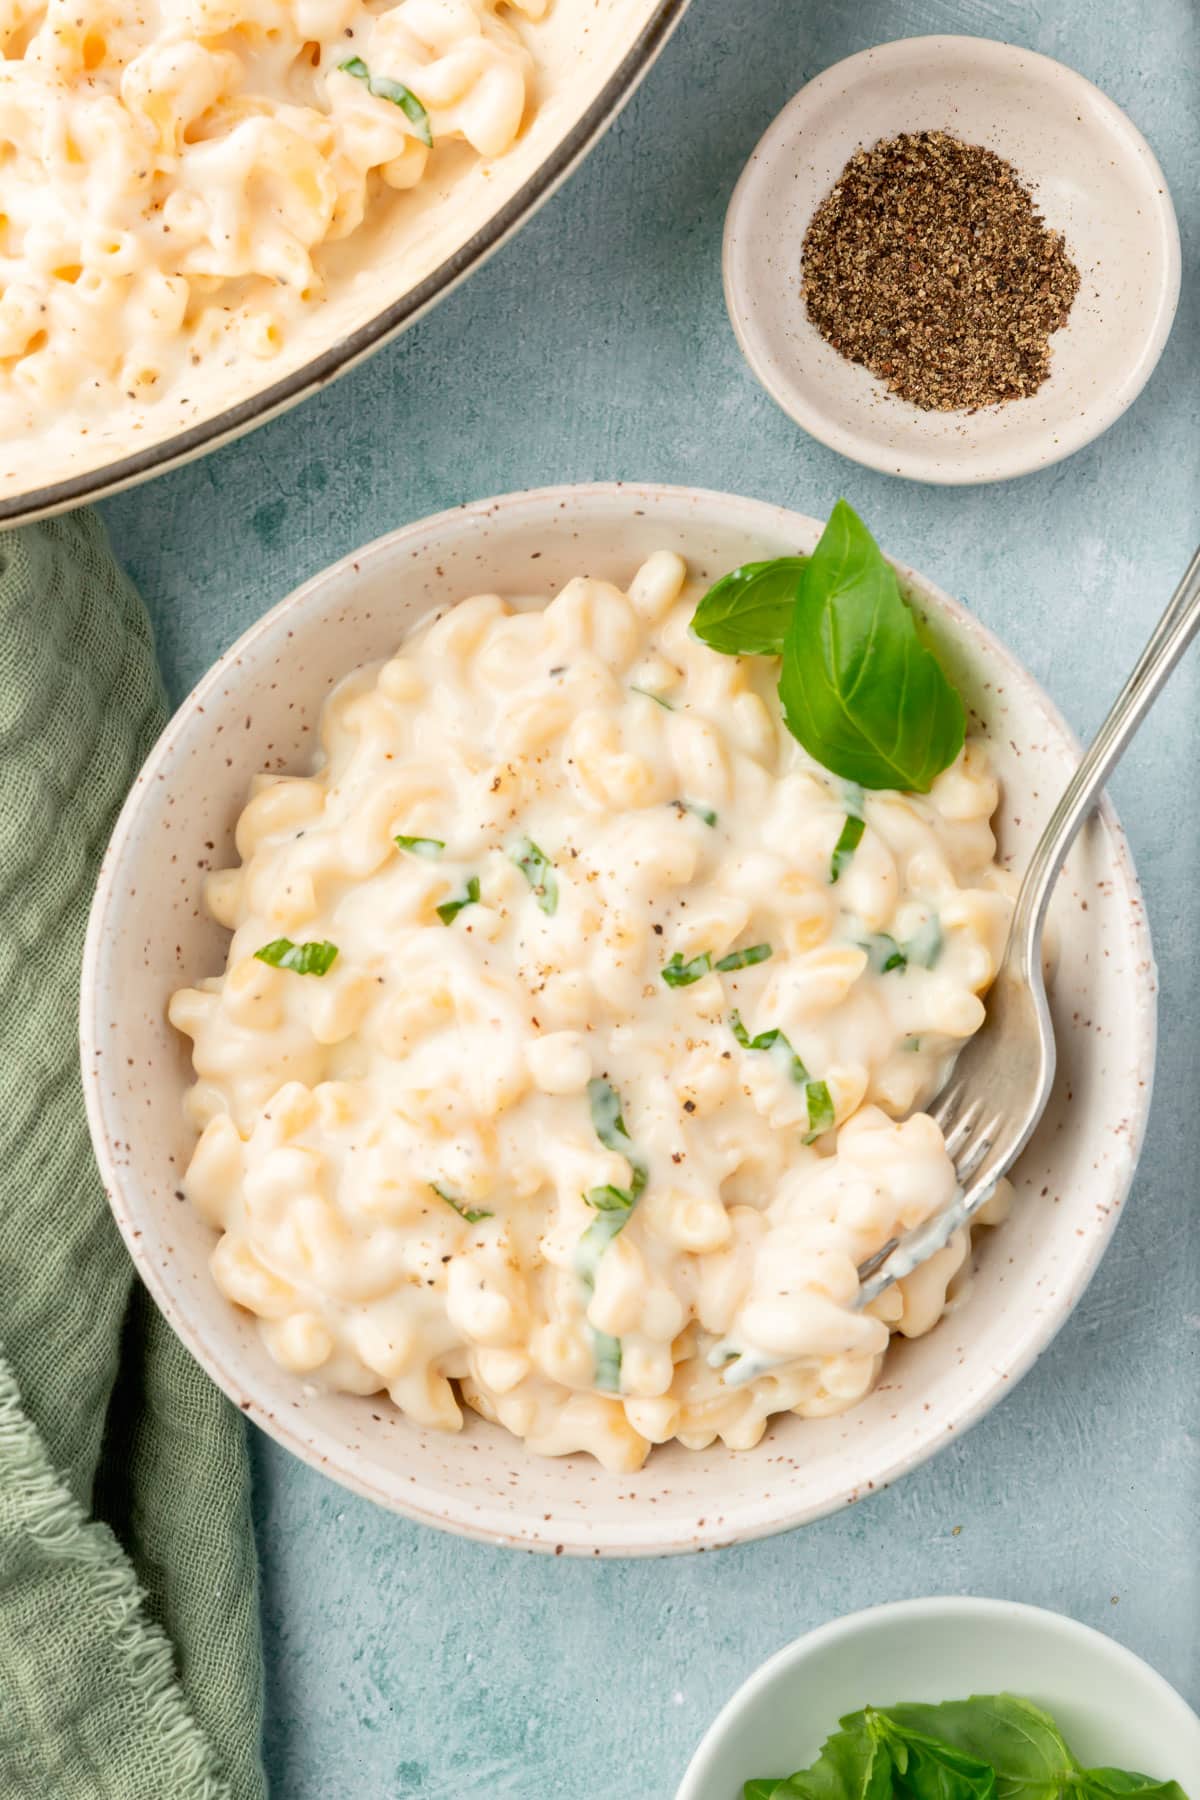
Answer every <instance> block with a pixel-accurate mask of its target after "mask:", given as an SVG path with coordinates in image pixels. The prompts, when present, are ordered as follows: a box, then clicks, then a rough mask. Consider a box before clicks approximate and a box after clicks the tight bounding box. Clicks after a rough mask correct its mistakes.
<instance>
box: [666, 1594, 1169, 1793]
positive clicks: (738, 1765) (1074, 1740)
mask: <svg viewBox="0 0 1200 1800" xmlns="http://www.w3.org/2000/svg"><path fill="white" fill-rule="evenodd" d="M997 1693H1010V1694H1019V1695H1020V1696H1021V1697H1022V1698H1023V1699H1027V1700H1032V1701H1034V1702H1035V1703H1036V1704H1038V1705H1040V1706H1042V1707H1044V1708H1045V1710H1046V1711H1047V1712H1049V1713H1050V1715H1051V1717H1052V1718H1053V1719H1054V1720H1055V1722H1056V1723H1057V1725H1058V1726H1059V1729H1060V1730H1061V1731H1062V1734H1063V1736H1064V1737H1065V1738H1066V1740H1067V1743H1068V1745H1069V1746H1070V1748H1071V1750H1072V1751H1073V1752H1074V1754H1075V1756H1076V1757H1078V1758H1079V1759H1080V1760H1081V1761H1083V1762H1084V1763H1085V1765H1086V1766H1087V1767H1088V1768H1093V1769H1096V1768H1119V1769H1135V1770H1137V1771H1139V1772H1140V1773H1141V1774H1144V1775H1154V1776H1157V1777H1158V1778H1159V1780H1164V1781H1177V1782H1178V1783H1179V1784H1180V1786H1181V1787H1182V1788H1183V1789H1184V1791H1185V1793H1190V1794H1200V1719H1198V1718H1197V1717H1196V1715H1195V1713H1194V1712H1193V1711H1192V1709H1191V1707H1190V1706H1189V1705H1188V1704H1187V1702H1186V1701H1185V1700H1183V1699H1182V1698H1181V1697H1180V1695H1179V1694H1177V1693H1176V1692H1175V1689H1174V1688H1173V1687H1171V1686H1170V1685H1169V1684H1168V1683H1167V1682H1166V1681H1164V1680H1163V1678H1162V1676H1161V1675H1159V1674H1157V1673H1156V1672H1155V1670H1153V1669H1152V1668H1151V1667H1150V1666H1149V1664H1148V1663H1144V1662H1143V1661H1142V1660H1141V1658H1140V1657H1138V1656H1135V1655H1134V1654H1133V1652H1132V1651H1131V1650H1126V1649H1125V1648H1124V1647H1123V1646H1122V1645H1121V1644H1117V1643H1114V1641H1113V1640H1112V1638H1110V1637H1106V1636H1105V1634H1104V1633H1103V1632H1100V1631H1094V1630H1093V1629H1092V1628H1091V1626H1089V1625H1080V1624H1078V1623H1077V1621H1076V1620H1074V1619H1068V1618H1065V1617H1064V1616H1063V1615H1062V1614H1061V1613H1054V1612H1046V1611H1045V1610H1044V1609H1043V1608H1042V1607H1040V1606H1021V1605H1017V1604H1016V1603H1015V1602H1013V1601H1011V1600H977V1599H972V1598H967V1597H964V1596H961V1595H955V1596H952V1597H945V1598H936V1599H930V1600H898V1601H895V1602H893V1603H892V1604H891V1605H888V1606H873V1607H871V1608H870V1609H869V1610H868V1611H866V1612H858V1613H851V1614H850V1615H849V1616H848V1617H846V1618H844V1619H834V1620H832V1621H831V1622H830V1623H829V1624H828V1625H822V1626H820V1627H819V1628H818V1629H817V1630H816V1631H810V1632H809V1633H808V1635H807V1636H806V1637H802V1638H799V1639H798V1640H797V1641H796V1643H794V1644H789V1645H788V1646H787V1648H786V1649H785V1650H780V1651H779V1653H778V1655H776V1656H773V1657H771V1659H770V1661H769V1662H765V1663H764V1664H763V1665H762V1667H761V1668H760V1669H756V1670H755V1672H754V1674H753V1675H751V1676H750V1678H749V1680H748V1681H746V1682H744V1683H743V1684H742V1686H741V1687H740V1688H739V1689H738V1691H737V1693H736V1694H734V1696H733V1698H732V1699H731V1700H730V1701H729V1702H728V1703H727V1704H726V1705H725V1706H724V1707H723V1708H722V1710H721V1711H720V1713H718V1715H717V1717H716V1719H715V1720H714V1721H713V1723H712V1725H711V1726H710V1727H709V1729H708V1731H707V1732H706V1733H705V1736H704V1738H703V1740H702V1741H701V1743H700V1746H699V1748H698V1749H697V1751H696V1754H695V1756H694V1757H693V1758H692V1761H691V1763H690V1764H689V1766H688V1770H687V1773H686V1775H685V1776H684V1778H683V1782H682V1784H681V1785H680V1788H679V1791H678V1793H677V1794H676V1796H675V1800H741V1796H742V1785H743V1783H744V1782H745V1781H747V1780H748V1779H751V1778H753V1777H755V1776H759V1775H768V1776H769V1775H790V1774H791V1773H793V1771H794V1770H796V1769H801V1768H805V1767H807V1765H808V1764H809V1763H811V1762H812V1761H813V1759H814V1758H815V1757H816V1755H817V1753H818V1751H819V1750H820V1748H821V1745H822V1743H823V1741H824V1740H825V1738H826V1737H828V1735H829V1734H830V1732H832V1731H836V1729H837V1722H838V1720H839V1718H843V1717H844V1716H845V1715H846V1714H847V1713H851V1712H858V1711H859V1709H860V1708H861V1707H863V1706H865V1705H866V1704H867V1703H868V1702H869V1703H870V1704H871V1705H872V1706H891V1705H898V1704H900V1703H902V1702H912V1701H920V1702H924V1703H929V1702H936V1701H939V1700H961V1699H966V1698H967V1697H968V1696H969V1695H971V1694H997Z"/></svg>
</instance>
